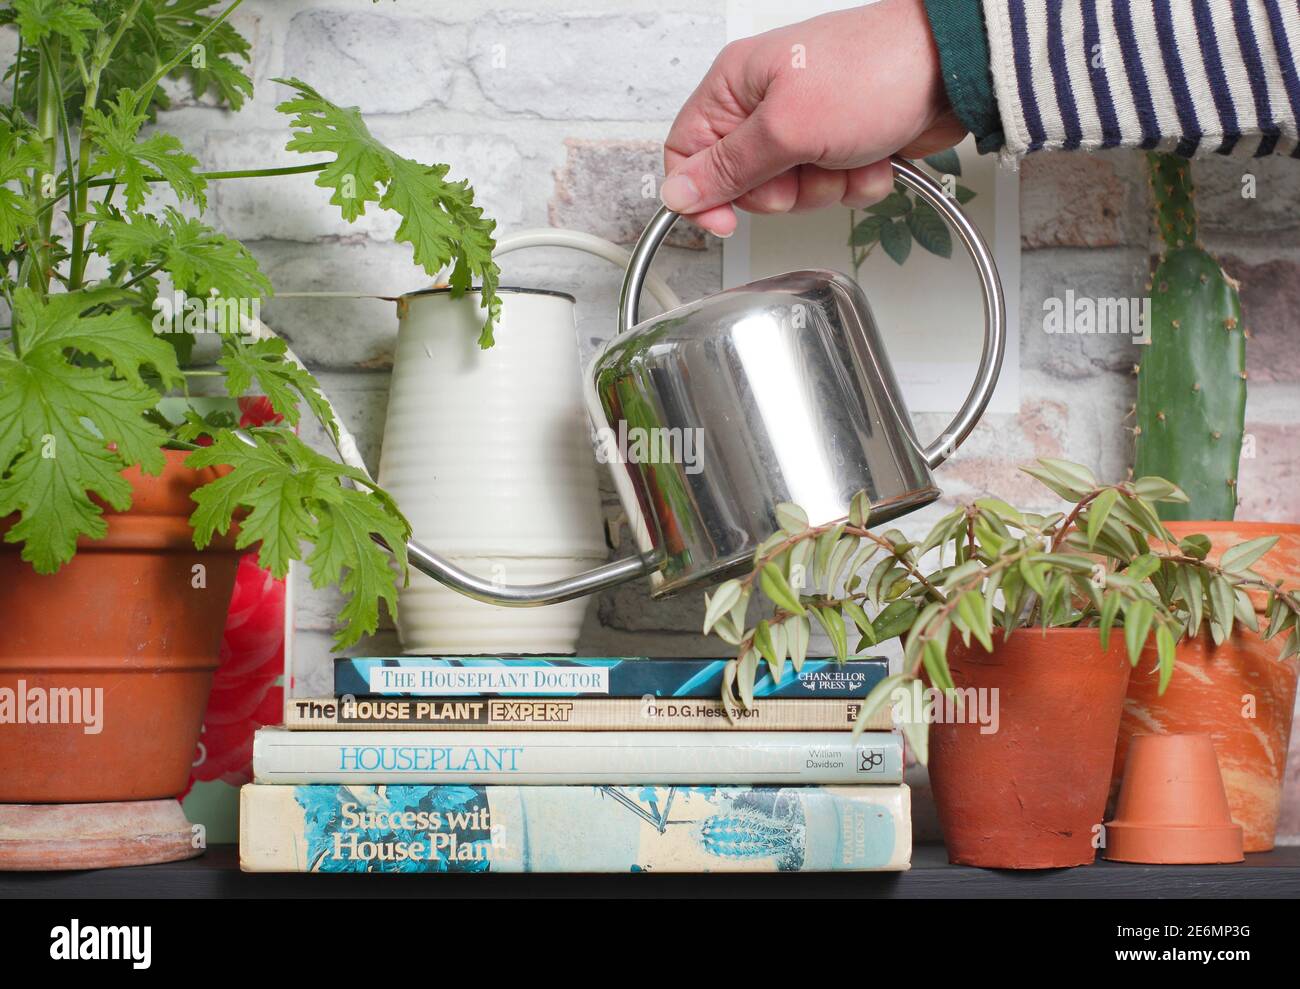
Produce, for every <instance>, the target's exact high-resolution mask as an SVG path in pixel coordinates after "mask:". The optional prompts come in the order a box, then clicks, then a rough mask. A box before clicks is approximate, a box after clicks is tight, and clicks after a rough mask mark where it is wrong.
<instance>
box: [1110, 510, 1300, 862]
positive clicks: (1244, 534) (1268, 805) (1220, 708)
mask: <svg viewBox="0 0 1300 989" xmlns="http://www.w3.org/2000/svg"><path fill="white" fill-rule="evenodd" d="M1167 525H1168V527H1169V529H1170V530H1171V531H1172V532H1173V533H1174V534H1175V535H1176V536H1178V537H1179V538H1180V539H1181V538H1183V537H1184V536H1187V535H1190V534H1191V533H1194V532H1203V533H1204V534H1205V535H1207V536H1209V537H1210V541H1211V544H1212V546H1213V548H1212V550H1211V552H1210V559H1212V560H1213V559H1217V558H1218V557H1219V555H1220V554H1222V552H1223V551H1224V550H1225V549H1226V548H1227V547H1229V546H1232V545H1234V544H1236V543H1240V542H1244V541H1246V540H1247V539H1255V538H1257V537H1259V536H1266V535H1279V536H1281V539H1280V540H1279V542H1278V545H1277V546H1276V547H1274V548H1273V550H1272V551H1271V552H1269V553H1268V554H1267V555H1266V556H1265V557H1263V559H1261V560H1260V561H1259V562H1258V563H1256V564H1255V566H1254V569H1255V570H1257V571H1258V572H1259V573H1261V574H1264V575H1265V576H1267V577H1268V578H1269V579H1270V580H1275V581H1277V580H1280V581H1281V582H1282V583H1283V584H1284V585H1285V586H1287V587H1295V586H1298V585H1300V526H1294V525H1282V524H1275V523H1271V522H1197V521H1191V522H1170V523H1167ZM1252 600H1253V601H1254V603H1255V606H1256V609H1257V610H1258V609H1260V608H1262V607H1263V605H1264V596H1263V595H1259V596H1258V597H1256V596H1252ZM1281 648H1282V639H1281V638H1280V637H1279V638H1277V639H1274V640H1273V641H1272V642H1264V641H1263V640H1262V639H1261V638H1260V637H1259V636H1258V635H1256V634H1255V633H1253V632H1251V631H1249V630H1248V629H1242V628H1240V627H1238V629H1237V631H1235V632H1234V633H1233V635H1232V637H1231V638H1230V639H1228V640H1227V641H1226V642H1224V643H1223V644H1222V645H1221V646H1217V647H1216V646H1215V645H1214V643H1213V642H1212V640H1211V639H1210V637H1209V635H1208V634H1202V635H1201V636H1199V637H1198V638H1196V639H1194V640H1184V641H1181V642H1179V643H1178V657H1177V660H1176V663H1177V668H1176V670H1175V672H1174V677H1173V679H1172V680H1171V681H1170V683H1169V687H1168V689H1167V690H1166V691H1165V693H1164V696H1163V697H1161V696H1159V695H1158V694H1157V692H1156V686H1157V674H1156V672H1155V670H1156V657H1155V651H1154V649H1148V650H1147V652H1146V653H1145V654H1144V655H1143V657H1142V659H1141V661H1140V662H1139V663H1138V667H1137V669H1136V670H1134V672H1133V676H1132V678H1131V679H1130V680H1129V688H1128V699H1127V700H1126V702H1125V704H1124V717H1123V719H1122V721H1121V722H1120V732H1119V746H1118V748H1117V749H1116V752H1115V767H1114V773H1113V778H1112V781H1111V793H1112V795H1114V794H1115V793H1117V792H1118V790H1119V786H1120V780H1121V779H1122V777H1123V773H1124V763H1125V759H1126V757H1127V754H1128V749H1129V744H1130V742H1131V741H1132V740H1133V738H1134V737H1135V736H1139V735H1152V734H1195V733H1205V734H1208V735H1209V736H1210V737H1211V738H1212V739H1213V740H1214V748H1215V752H1216V753H1217V754H1218V759H1219V768H1220V770H1221V771H1222V773H1223V784H1224V787H1225V789H1226V790H1227V794H1228V806H1229V807H1230V808H1231V809H1232V819H1233V820H1234V821H1236V822H1237V823H1238V824H1240V825H1241V827H1242V831H1243V834H1244V842H1245V850H1246V851H1248V852H1266V851H1268V850H1269V849H1271V848H1272V847H1273V838H1274V834H1275V832H1276V830H1277V819H1278V810H1279V806H1280V803H1281V798H1282V784H1283V781H1284V779H1285V773H1286V756H1287V747H1288V745H1289V744H1290V738H1291V720H1292V713H1293V711H1294V709H1295V700H1296V679H1297V673H1298V672H1300V660H1298V659H1296V658H1294V657H1293V658H1292V659H1290V660H1287V661H1286V662H1285V663H1279V662H1278V661H1277V655H1278V653H1279V652H1280V651H1281Z"/></svg>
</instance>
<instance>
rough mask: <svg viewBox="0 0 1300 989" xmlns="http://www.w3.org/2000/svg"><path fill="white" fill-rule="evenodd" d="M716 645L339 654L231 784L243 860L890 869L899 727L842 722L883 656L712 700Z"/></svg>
mask: <svg viewBox="0 0 1300 989" xmlns="http://www.w3.org/2000/svg"><path fill="white" fill-rule="evenodd" d="M725 666H726V663H725V661H723V660H716V659H646V658H638V659H572V658H541V657H520V658H484V657H476V658H463V659H461V658H449V657H413V656H403V657H400V658H393V659H379V658H376V659H355V658H354V659H340V660H337V661H336V664H335V696H334V697H331V698H320V699H302V698H291V699H289V700H287V701H286V702H285V724H284V727H282V728H264V729H262V730H260V731H259V732H258V733H257V736H256V739H255V741H254V748H253V775H254V780H255V782H254V783H252V784H250V785H248V786H245V787H244V788H243V791H242V793H241V813H240V861H241V866H242V868H243V869H244V870H245V871H248V872H487V871H492V872H629V871H630V872H648V871H657V872H717V871H749V872H769V871H832V870H851V871H852V870H856V871H868V870H872V871H874V870H901V869H906V868H907V867H908V864H909V861H910V858H911V846H912V843H911V818H910V803H909V794H908V789H907V787H906V786H905V785H904V784H903V782H902V780H903V742H902V737H901V735H900V734H899V733H898V732H896V731H893V730H891V727H890V723H889V712H888V711H887V710H885V711H883V712H881V715H880V717H879V718H878V719H877V721H876V722H875V723H874V724H871V725H868V727H867V730H866V731H864V732H862V733H861V734H859V735H858V736H856V737H855V736H854V735H853V734H852V728H853V725H854V723H855V721H856V720H857V716H858V712H859V710H860V705H861V702H862V698H864V697H865V696H866V695H867V694H868V693H870V691H871V689H872V687H874V686H875V685H876V684H877V683H878V682H879V681H880V680H881V679H882V678H883V677H884V676H885V675H886V674H887V664H886V661H885V660H884V659H875V658H867V659H856V658H855V659H852V660H850V661H849V662H847V663H845V664H839V663H837V662H836V661H835V660H833V659H811V658H810V659H808V660H806V661H805V662H804V664H803V666H802V668H801V669H800V670H799V671H797V672H796V671H795V670H794V669H793V666H792V665H790V664H787V665H786V668H785V670H784V672H783V675H782V676H781V679H780V681H779V682H775V681H774V680H773V679H772V677H771V675H770V672H768V673H767V674H766V675H764V676H763V677H761V678H760V679H759V680H758V682H757V683H756V684H755V691H754V694H755V699H754V701H753V703H752V705H750V706H748V707H745V706H743V705H737V706H736V707H735V708H733V709H731V710H728V709H727V708H726V707H725V706H724V704H723V703H722V701H721V700H720V699H719V697H720V694H721V692H722V678H723V670H724V668H725Z"/></svg>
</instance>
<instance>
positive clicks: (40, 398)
mask: <svg viewBox="0 0 1300 989" xmlns="http://www.w3.org/2000/svg"><path fill="white" fill-rule="evenodd" d="M120 294H121V293H115V292H113V290H100V291H97V292H73V293H69V294H66V295H58V296H53V297H52V298H51V299H50V300H49V301H48V302H43V301H42V300H41V299H39V297H38V296H37V295H36V294H35V293H33V292H32V291H31V290H30V289H26V288H23V289H20V290H19V291H17V292H16V293H15V294H14V315H15V319H16V323H15V332H16V334H17V339H18V340H19V342H20V343H21V350H20V353H21V356H18V353H16V352H15V351H14V350H11V349H9V348H7V347H6V348H0V517H3V516H4V515H8V514H10V513H12V512H18V513H20V514H21V516H22V517H21V518H20V519H19V521H18V522H17V523H16V524H15V525H14V526H13V527H12V528H10V529H9V531H8V532H7V533H6V535H5V540H6V541H7V542H11V543H18V542H21V543H23V552H22V556H23V559H24V560H27V561H28V562H29V563H31V564H32V566H33V567H34V568H35V569H36V570H37V572H39V573H52V572H54V571H55V570H58V568H59V567H60V566H62V565H63V564H64V563H66V562H67V561H68V560H69V559H71V557H72V555H73V553H74V552H75V550H76V545H77V539H78V537H80V536H87V537H89V538H92V539H97V538H102V537H103V535H104V534H105V531H106V525H105V523H104V519H103V517H102V509H101V508H100V506H99V505H97V504H96V503H95V502H94V501H93V500H92V499H91V497H90V496H91V495H92V494H93V495H97V496H98V497H100V498H102V499H103V500H104V501H105V502H107V503H108V504H109V505H110V506H112V507H113V508H116V509H119V510H121V509H125V508H128V507H129V506H130V504H131V486H130V484H129V483H128V482H127V481H126V480H125V479H124V478H123V477H122V475H121V471H122V469H123V468H124V467H126V466H128V465H130V464H139V465H140V466H141V467H142V468H143V469H144V470H146V471H148V472H149V473H153V474H157V473H159V472H161V470H162V468H163V465H164V463H165V460H164V457H163V453H162V445H163V444H164V443H165V442H166V441H167V434H166V432H165V431H164V430H163V429H161V428H160V427H159V426H158V425H156V424H155V423H153V422H150V421H148V420H147V419H146V418H144V416H145V415H146V413H148V412H149V411H150V410H151V409H152V408H153V407H154V406H155V405H156V404H157V403H158V398H159V393H158V392H157V391H156V390H154V389H153V388H151V387H149V386H148V385H146V384H144V382H143V380H142V378H141V373H140V371H141V368H142V367H143V366H146V365H152V366H154V367H155V368H157V369H158V370H159V371H160V372H161V373H162V374H163V376H164V377H170V376H172V375H173V374H175V365H174V364H170V365H169V363H168V360H169V355H170V348H169V347H167V345H166V344H165V343H162V342H161V341H158V340H156V339H155V338H154V337H153V334H152V332H151V330H150V327H149V323H148V321H147V320H145V319H144V318H143V317H142V316H140V315H138V314H136V313H133V312H132V311H131V310H127V309H118V310H113V311H110V312H108V313H105V314H102V315H94V316H85V315H81V313H83V312H85V311H86V310H87V309H90V308H98V307H101V306H103V305H107V304H109V303H111V302H112V301H115V299H114V296H117V295H120ZM72 352H80V353H83V354H90V355H92V356H94V357H98V358H100V359H102V360H104V361H107V362H108V365H109V366H101V367H82V366H79V365H77V364H74V363H72V362H71V361H70V360H69V356H70V353H72ZM164 352H165V353H166V355H167V356H164ZM115 375H116V376H115ZM124 379H125V380H124Z"/></svg>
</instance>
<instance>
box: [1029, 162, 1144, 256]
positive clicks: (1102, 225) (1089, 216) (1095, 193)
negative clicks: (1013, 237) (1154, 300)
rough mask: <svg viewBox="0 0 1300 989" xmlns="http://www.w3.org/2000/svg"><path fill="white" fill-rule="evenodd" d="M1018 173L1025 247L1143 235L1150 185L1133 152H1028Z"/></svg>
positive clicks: (1128, 240)
mask: <svg viewBox="0 0 1300 989" xmlns="http://www.w3.org/2000/svg"><path fill="white" fill-rule="evenodd" d="M1020 173H1021V174H1020V242H1021V245H1022V246H1023V247H1025V248H1026V249H1029V250H1032V249H1035V248H1041V247H1114V246H1117V245H1119V244H1132V243H1141V242H1143V241H1144V239H1145V231H1146V229H1147V225H1148V221H1147V218H1146V211H1145V209H1144V208H1143V202H1144V201H1145V194H1146V188H1145V183H1143V184H1141V185H1139V183H1138V181H1137V176H1136V175H1135V174H1134V173H1135V166H1134V164H1133V161H1132V160H1131V156H1127V155H1125V156H1120V155H1111V154H1041V155H1030V156H1029V157H1027V158H1025V159H1024V161H1023V162H1022V163H1021V167H1020Z"/></svg>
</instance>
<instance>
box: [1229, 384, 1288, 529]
mask: <svg viewBox="0 0 1300 989" xmlns="http://www.w3.org/2000/svg"><path fill="white" fill-rule="evenodd" d="M1251 409H1252V405H1251V403H1250V402H1248V403H1247V406H1246V413H1247V416H1246V442H1245V443H1243V445H1242V457H1241V464H1240V472H1239V474H1238V484H1237V490H1238V497H1239V498H1240V499H1241V503H1240V504H1239V505H1238V506H1237V518H1239V519H1263V520H1265V521H1272V522H1296V521H1298V520H1300V443H1297V442H1296V430H1297V425H1296V423H1295V422H1284V423H1279V422H1261V421H1257V420H1256V419H1254V418H1253V417H1252V415H1251ZM1297 411H1298V412H1300V410H1297Z"/></svg>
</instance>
